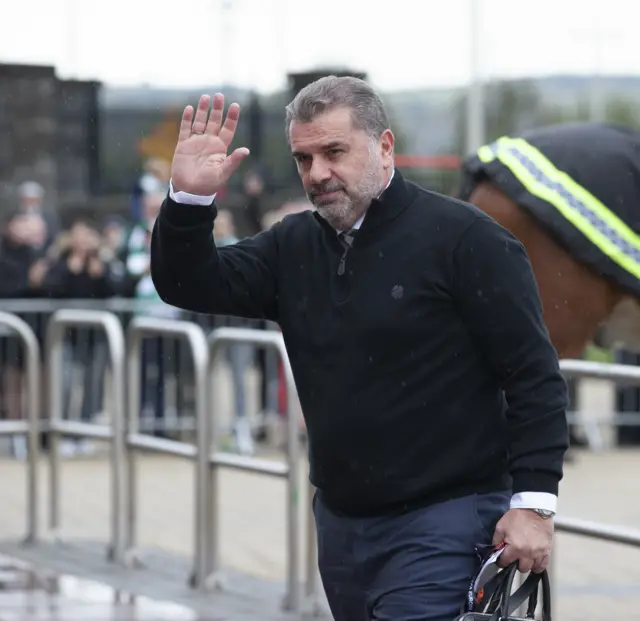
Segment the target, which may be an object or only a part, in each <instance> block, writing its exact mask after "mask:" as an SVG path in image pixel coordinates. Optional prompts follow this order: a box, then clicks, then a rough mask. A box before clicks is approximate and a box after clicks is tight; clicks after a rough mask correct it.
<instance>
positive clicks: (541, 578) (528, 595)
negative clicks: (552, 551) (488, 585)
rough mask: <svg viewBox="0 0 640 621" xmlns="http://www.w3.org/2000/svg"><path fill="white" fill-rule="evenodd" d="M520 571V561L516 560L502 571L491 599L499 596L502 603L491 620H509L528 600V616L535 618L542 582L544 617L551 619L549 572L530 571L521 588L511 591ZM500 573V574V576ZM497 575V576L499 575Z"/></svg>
mask: <svg viewBox="0 0 640 621" xmlns="http://www.w3.org/2000/svg"><path fill="white" fill-rule="evenodd" d="M517 571H518V561H515V562H514V563H512V564H511V565H509V567H507V568H505V569H504V570H503V571H502V572H500V573H502V574H503V576H502V579H501V580H500V582H499V584H498V585H497V586H496V590H495V591H494V593H493V594H492V597H491V599H493V597H495V596H499V601H500V604H499V606H498V607H497V609H495V610H494V611H492V612H493V616H492V617H491V621H507V620H508V619H509V617H510V615H512V614H513V612H514V611H515V610H517V609H518V608H520V606H522V604H524V602H526V601H528V606H527V613H526V615H527V618H530V619H533V615H534V614H535V610H536V606H537V603H538V591H539V587H540V583H542V619H543V621H551V588H550V584H549V574H548V573H547V572H546V570H545V571H543V572H542V573H530V574H529V575H528V576H527V579H526V580H525V581H524V582H523V583H522V585H521V586H520V588H519V589H518V590H517V591H516V592H515V593H513V594H512V593H511V589H512V587H513V581H514V579H515V576H516V573H517ZM499 575H500V574H498V576H499ZM498 576H496V578H497V577H498Z"/></svg>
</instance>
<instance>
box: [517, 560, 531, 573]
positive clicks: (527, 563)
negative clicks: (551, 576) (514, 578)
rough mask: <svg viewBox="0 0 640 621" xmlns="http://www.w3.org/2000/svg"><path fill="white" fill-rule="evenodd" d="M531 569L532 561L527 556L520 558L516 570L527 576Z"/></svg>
mask: <svg viewBox="0 0 640 621" xmlns="http://www.w3.org/2000/svg"><path fill="white" fill-rule="evenodd" d="M532 567H533V559H532V558H529V557H528V556H524V557H521V558H520V562H519V563H518V569H519V570H520V571H521V572H522V573H523V574H528V573H529V572H530V571H531V569H532Z"/></svg>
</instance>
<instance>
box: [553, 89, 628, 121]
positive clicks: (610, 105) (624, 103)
mask: <svg viewBox="0 0 640 621" xmlns="http://www.w3.org/2000/svg"><path fill="white" fill-rule="evenodd" d="M589 118H590V110H589V102H588V101H587V100H584V99H582V100H580V101H579V102H578V103H577V104H576V105H574V106H559V105H555V106H548V107H547V109H546V110H545V112H544V115H543V122H544V124H545V125H552V124H557V123H571V122H576V121H588V120H589ZM604 120H605V121H606V122H609V123H616V124H618V125H624V126H626V127H631V128H634V129H640V115H639V114H638V110H637V103H636V102H635V101H634V100H633V99H631V98H630V97H628V96H624V95H619V94H618V95H614V96H612V97H609V98H608V99H607V101H606V102H605V119H604Z"/></svg>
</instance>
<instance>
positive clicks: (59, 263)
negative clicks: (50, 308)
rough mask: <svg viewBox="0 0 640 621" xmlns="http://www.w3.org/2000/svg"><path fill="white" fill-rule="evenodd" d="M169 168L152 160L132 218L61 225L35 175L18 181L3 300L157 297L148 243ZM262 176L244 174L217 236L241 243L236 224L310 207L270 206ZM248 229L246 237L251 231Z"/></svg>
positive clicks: (0, 273)
mask: <svg viewBox="0 0 640 621" xmlns="http://www.w3.org/2000/svg"><path fill="white" fill-rule="evenodd" d="M168 177H169V166H168V164H167V163H166V162H163V161H161V160H150V161H149V162H148V163H147V165H146V167H145V171H144V173H143V175H142V176H141V177H140V179H139V180H138V182H137V183H136V186H135V189H134V191H133V193H132V200H131V209H130V217H129V218H128V219H125V218H122V217H121V216H112V217H107V218H105V219H104V220H103V221H102V222H100V221H99V219H98V218H96V217H78V218H74V219H73V220H72V221H71V222H70V223H69V225H68V226H67V227H66V228H61V226H60V220H59V217H58V214H57V211H56V208H55V206H54V205H52V204H50V203H49V202H48V201H47V197H46V195H45V192H44V189H43V187H42V186H41V185H40V184H39V183H37V182H36V181H27V182H25V183H23V184H22V185H20V186H19V188H18V191H17V201H16V202H17V204H16V206H15V208H14V209H12V210H10V211H9V213H7V214H6V215H5V216H4V217H3V218H2V221H1V223H0V299H8V298H34V297H47V298H58V299H60V298H62V299H71V298H75V299H104V298H110V297H114V296H117V297H125V298H141V299H147V300H148V299H155V298H156V297H157V296H156V294H155V290H154V288H153V283H152V282H151V278H150V276H149V241H150V233H151V230H152V227H153V223H154V221H155V219H156V217H157V215H158V211H159V209H160V206H161V204H162V201H163V200H164V198H165V196H166V194H167V190H168V181H169V179H168ZM265 198H266V196H265V187H264V182H263V181H262V179H261V177H260V174H259V173H258V172H255V171H250V172H249V173H247V175H246V176H245V180H244V192H243V195H242V196H241V197H240V200H241V203H242V204H241V205H240V206H239V208H238V206H236V207H234V208H233V209H226V208H224V197H223V198H222V199H221V203H222V208H221V209H220V212H219V215H218V219H217V221H216V225H215V227H214V237H215V239H216V241H217V242H218V243H220V244H221V245H222V244H227V243H234V242H235V241H237V238H238V233H237V229H238V228H240V229H241V230H242V231H243V233H244V235H252V234H255V233H258V232H259V231H260V230H262V229H264V228H267V227H270V226H272V225H273V224H274V222H277V221H278V220H280V219H281V218H282V217H284V216H285V215H287V214H288V213H293V212H296V211H300V210H303V209H310V204H309V203H307V202H306V201H304V200H298V201H292V202H287V203H285V204H283V205H281V206H280V207H278V208H277V209H275V210H270V211H266V212H265V211H264V208H263V206H262V203H263V202H264V200H265ZM244 235H243V236H244Z"/></svg>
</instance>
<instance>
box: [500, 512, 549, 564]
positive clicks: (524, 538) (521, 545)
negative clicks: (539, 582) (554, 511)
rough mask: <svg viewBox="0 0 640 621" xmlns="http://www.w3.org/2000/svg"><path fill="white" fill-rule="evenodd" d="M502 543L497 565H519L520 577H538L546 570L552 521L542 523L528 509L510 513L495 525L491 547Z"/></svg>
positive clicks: (539, 518) (540, 519)
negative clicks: (517, 562) (535, 574)
mask: <svg viewBox="0 0 640 621" xmlns="http://www.w3.org/2000/svg"><path fill="white" fill-rule="evenodd" d="M502 542H504V543H505V544H506V547H505V550H504V552H503V553H502V554H501V555H500V558H499V560H498V565H499V566H500V567H507V566H508V565H511V563H514V562H515V561H519V569H520V571H521V572H523V573H528V572H530V571H533V572H535V573H540V572H542V571H544V570H545V569H546V568H547V565H548V564H549V557H550V555H551V547H552V544H553V520H552V519H546V520H545V519H543V518H542V517H540V516H539V515H538V514H537V513H535V512H533V511H531V510H530V509H510V510H509V511H507V512H506V513H505V514H504V515H503V516H502V518H501V519H500V521H499V522H498V523H497V525H496V531H495V534H494V536H493V545H498V544H500V543H502Z"/></svg>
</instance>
